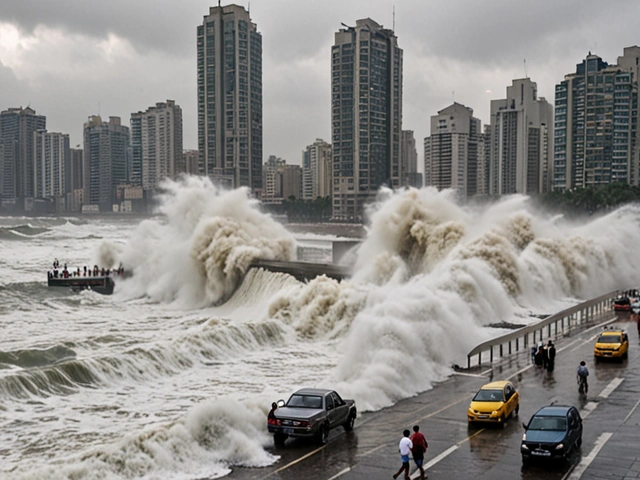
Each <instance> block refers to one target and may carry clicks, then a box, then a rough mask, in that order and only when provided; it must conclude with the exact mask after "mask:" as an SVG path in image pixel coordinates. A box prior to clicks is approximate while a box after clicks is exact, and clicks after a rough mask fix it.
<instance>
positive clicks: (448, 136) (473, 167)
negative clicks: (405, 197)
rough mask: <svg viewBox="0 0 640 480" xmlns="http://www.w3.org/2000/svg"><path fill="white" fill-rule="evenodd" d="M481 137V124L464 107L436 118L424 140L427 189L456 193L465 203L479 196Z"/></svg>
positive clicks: (456, 106)
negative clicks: (469, 198) (470, 198)
mask: <svg viewBox="0 0 640 480" xmlns="http://www.w3.org/2000/svg"><path fill="white" fill-rule="evenodd" d="M480 135H481V122H480V120H479V119H478V118H475V117H474V116H473V110H472V109H471V108H469V107H466V106H464V105H462V104H460V103H457V102H454V103H453V104H452V105H450V106H448V107H447V108H445V109H443V110H440V111H439V112H438V114H437V115H433V116H432V117H431V135H430V136H429V137H427V138H425V139H424V176H425V185H426V186H435V187H437V188H438V189H445V188H452V189H455V190H456V194H457V196H458V198H459V199H460V200H463V201H464V200H466V199H467V198H468V197H471V196H474V195H476V194H477V193H478V180H479V179H478V177H479V168H478V167H479V166H480V165H481V163H482V156H483V154H484V151H483V148H482V141H481V137H480Z"/></svg>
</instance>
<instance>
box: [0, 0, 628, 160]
mask: <svg viewBox="0 0 640 480" xmlns="http://www.w3.org/2000/svg"><path fill="white" fill-rule="evenodd" d="M236 3H238V4H239V5H243V6H245V7H246V6H247V2H243V1H238V2H236ZM224 4H226V3H225V2H223V5H224ZM214 5H217V2H215V1H214V2H210V1H203V0H189V1H184V0H126V1H125V0H108V1H102V2H98V1H93V0H56V1H51V0H2V8H0V109H2V110H4V109H6V108H9V107H19V106H27V105H31V107H32V108H34V109H35V110H36V111H37V112H38V113H40V114H43V115H46V116H47V128H48V130H49V131H55V132H63V133H69V134H70V135H71V142H72V145H76V144H80V143H81V142H82V125H83V123H84V122H85V121H86V119H87V117H88V116H89V115H94V114H97V113H100V114H101V115H102V116H103V117H108V116H120V117H122V119H123V123H125V124H128V123H129V119H130V115H131V113H132V112H136V111H139V110H145V109H147V108H148V107H149V106H151V105H154V104H155V103H156V102H161V101H164V100H166V99H172V100H175V101H176V102H177V103H178V104H179V105H180V106H181V107H182V110H183V117H184V147H185V148H192V149H195V148H197V117H196V27H197V25H199V24H201V23H202V19H203V16H204V15H206V14H207V13H208V11H209V7H210V6H214ZM394 5H395V31H396V35H397V36H398V43H399V45H400V47H401V48H402V49H403V50H404V107H403V108H404V115H403V128H404V129H406V130H414V132H415V136H416V141H417V145H418V152H419V157H420V158H421V157H422V154H421V150H422V141H423V139H424V137H425V136H427V135H428V134H429V122H430V117H431V115H435V114H436V113H437V111H438V110H441V109H443V108H445V107H446V106H448V105H449V104H450V103H451V102H452V101H453V99H454V98H455V101H457V102H460V103H463V104H465V105H467V106H469V107H471V108H473V110H474V112H475V115H476V116H477V117H479V118H480V119H481V120H482V122H483V123H486V122H488V121H489V107H490V100H492V99H497V98H503V97H504V96H505V94H506V87H507V86H508V85H510V84H511V80H512V79H514V78H521V77H523V76H524V75H525V62H524V60H525V59H526V72H527V74H528V76H529V77H530V78H531V79H532V80H533V81H535V82H536V83H537V84H538V94H539V95H540V96H544V97H546V98H547V99H548V100H549V101H550V102H551V103H553V92H554V87H555V84H556V83H558V82H560V81H561V80H562V79H563V78H564V75H566V74H568V73H571V72H573V71H574V70H575V65H576V64H577V63H580V62H581V61H582V59H583V58H584V57H585V56H586V54H587V53H588V52H589V51H592V52H594V53H597V54H598V55H600V56H601V57H602V58H603V59H604V60H605V61H607V62H609V63H615V62H616V60H617V57H618V56H619V55H622V50H623V48H624V47H627V46H631V45H637V44H640V30H639V29H638V25H639V24H638V22H639V19H640V2H638V1H637V0H610V1H608V2H603V1H601V0H564V1H563V0H537V1H522V0H439V1H438V0H436V1H425V0H396V1H395V2H394V1H391V0H324V1H311V0H295V1H292V0H289V1H284V0H253V1H252V2H251V5H250V6H251V17H252V20H253V21H254V22H255V23H256V24H257V26H258V30H259V31H260V32H261V33H262V38H263V92H264V104H263V121H264V156H265V158H266V157H267V156H269V155H276V156H279V157H282V158H285V159H286V160H287V162H289V163H300V162H301V151H302V150H303V149H304V148H305V146H306V145H308V144H310V143H312V142H313V141H314V140H315V139H316V138H323V139H325V140H327V141H330V136H331V135H330V134H331V132H330V125H331V124H330V90H331V88H330V83H329V82H330V77H331V75H330V73H331V72H330V56H331V55H330V49H331V45H332V44H333V36H334V33H335V32H336V31H337V30H338V29H340V28H341V25H340V24H341V22H344V23H346V24H348V25H354V24H355V21H356V20H357V19H360V18H366V17H370V18H372V19H373V20H375V21H377V22H378V23H380V24H383V25H384V26H385V27H387V28H391V27H392V24H393V8H394ZM454 92H455V93H454Z"/></svg>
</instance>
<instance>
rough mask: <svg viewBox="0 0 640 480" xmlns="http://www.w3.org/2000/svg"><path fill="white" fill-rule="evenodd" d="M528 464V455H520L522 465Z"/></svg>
mask: <svg viewBox="0 0 640 480" xmlns="http://www.w3.org/2000/svg"><path fill="white" fill-rule="evenodd" d="M528 463H529V455H522V464H523V465H527V464H528Z"/></svg>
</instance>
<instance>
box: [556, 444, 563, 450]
mask: <svg viewBox="0 0 640 480" xmlns="http://www.w3.org/2000/svg"><path fill="white" fill-rule="evenodd" d="M563 448H564V445H563V444H561V443H559V444H558V445H556V450H562V449H563Z"/></svg>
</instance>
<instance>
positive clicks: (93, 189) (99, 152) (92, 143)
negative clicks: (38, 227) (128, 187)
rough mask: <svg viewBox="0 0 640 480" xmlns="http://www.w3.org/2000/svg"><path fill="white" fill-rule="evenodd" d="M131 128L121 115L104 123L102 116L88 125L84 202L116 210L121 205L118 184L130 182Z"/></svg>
mask: <svg viewBox="0 0 640 480" xmlns="http://www.w3.org/2000/svg"><path fill="white" fill-rule="evenodd" d="M129 143H130V139H129V127H126V126H124V125H122V124H121V122H120V117H109V122H103V121H102V118H101V117H100V116H98V115H92V116H90V117H89V121H88V122H86V123H85V124H84V165H83V174H84V180H83V186H84V205H94V206H98V208H99V209H100V211H112V208H113V205H115V204H117V203H118V201H117V197H116V187H118V186H120V185H124V184H126V183H127V181H128V178H127V164H128V161H127V155H128V151H129Z"/></svg>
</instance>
